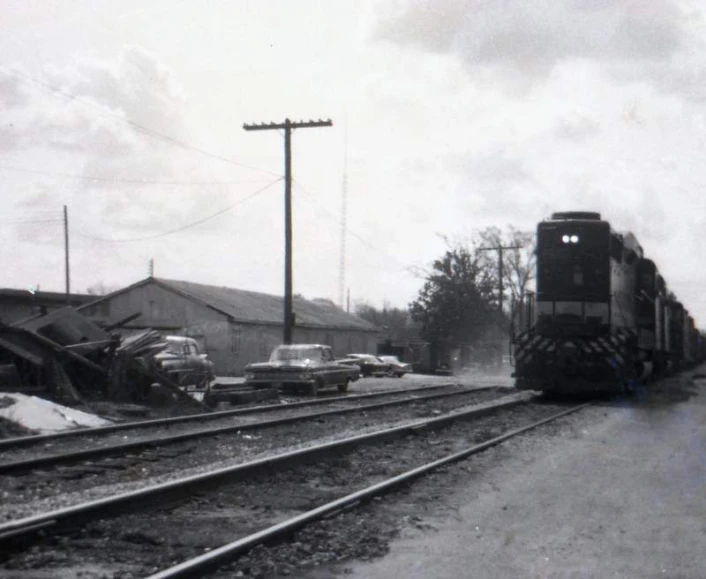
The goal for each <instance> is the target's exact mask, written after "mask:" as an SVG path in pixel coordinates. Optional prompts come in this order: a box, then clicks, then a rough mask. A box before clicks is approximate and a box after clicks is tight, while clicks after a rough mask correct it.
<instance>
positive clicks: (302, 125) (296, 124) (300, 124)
mask: <svg viewBox="0 0 706 579" xmlns="http://www.w3.org/2000/svg"><path fill="white" fill-rule="evenodd" d="M332 126H333V122H332V121H331V119H327V120H321V119H319V120H318V121H290V120H289V119H287V120H285V121H284V122H283V123H253V124H247V123H246V124H244V125H243V128H244V129H245V130H246V131H273V130H277V129H286V128H290V129H310V128H313V127H332Z"/></svg>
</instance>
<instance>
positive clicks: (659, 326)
mask: <svg viewBox="0 0 706 579" xmlns="http://www.w3.org/2000/svg"><path fill="white" fill-rule="evenodd" d="M536 254H537V261H536V264H537V266H536V267H537V275H536V280H537V292H536V295H535V297H534V300H533V303H531V304H526V306H527V307H525V310H526V311H529V312H530V315H529V316H528V317H527V318H526V319H527V322H526V326H525V327H524V328H521V331H520V333H519V334H518V335H517V336H514V337H513V357H514V363H515V372H514V377H515V380H516V386H517V388H519V389H523V390H543V391H555V392H598V391H607V392H618V391H621V392H622V391H625V390H626V389H631V388H632V387H634V386H635V384H637V383H638V382H640V381H646V380H648V379H651V378H654V377H656V376H661V375H664V374H666V373H668V372H672V371H675V370H677V369H679V368H682V367H684V366H686V365H689V364H694V363H696V362H700V361H702V360H703V359H704V340H703V337H702V336H701V334H699V332H698V331H697V330H696V328H695V323H694V319H693V318H692V317H691V316H690V315H689V312H688V311H687V310H686V309H685V308H684V306H683V304H682V303H681V302H679V301H678V300H677V299H676V297H675V296H674V295H673V294H672V293H671V292H670V291H669V289H668V287H667V284H666V282H665V280H664V278H663V277H662V276H661V275H660V274H659V271H658V270H657V267H656V265H655V263H654V262H653V261H652V260H650V259H648V258H647V257H645V255H644V252H643V249H642V247H641V246H640V244H639V243H638V241H637V239H636V238H635V236H634V235H632V234H631V233H627V234H624V235H623V234H620V233H618V232H616V231H614V230H613V229H612V228H611V226H610V223H608V222H607V221H604V220H602V219H601V215H600V214H599V213H594V212H577V211H572V212H563V213H554V214H552V216H551V218H550V219H547V220H545V221H542V222H540V223H539V224H538V226H537V250H536Z"/></svg>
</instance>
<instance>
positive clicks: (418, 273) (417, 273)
mask: <svg viewBox="0 0 706 579" xmlns="http://www.w3.org/2000/svg"><path fill="white" fill-rule="evenodd" d="M293 182H294V184H295V186H296V187H297V188H298V189H299V190H300V191H301V192H302V193H304V194H305V195H306V196H307V197H308V198H309V200H310V201H316V199H315V197H314V196H313V195H312V194H311V193H309V192H308V191H307V190H306V189H305V188H304V187H303V186H302V185H301V183H299V182H298V181H297V180H296V179H293ZM312 205H313V207H314V208H315V209H316V210H318V211H321V212H322V213H323V214H324V215H326V216H327V217H328V218H329V219H332V220H333V221H334V222H335V223H337V224H338V225H339V226H340V225H341V224H342V222H341V220H340V219H339V218H338V217H336V216H335V215H333V214H332V213H331V212H330V211H328V210H327V209H325V208H324V207H322V206H320V204H318V203H315V202H314V203H312ZM346 232H348V233H350V234H351V235H352V236H353V237H355V238H356V239H357V240H358V241H360V242H361V243H362V244H363V245H366V246H368V247H369V248H370V249H372V250H374V251H377V252H379V253H382V254H383V255H385V257H387V258H388V259H390V260H391V261H393V262H395V263H396V264H397V266H398V267H400V268H401V269H403V270H405V271H407V272H408V273H410V274H412V275H413V276H414V277H417V278H424V277H426V276H425V274H424V270H423V268H421V267H419V266H415V265H410V264H406V263H403V262H401V261H400V260H399V259H397V258H396V257H394V256H393V255H391V254H389V253H388V252H386V251H385V250H383V249H380V248H379V247H376V246H375V245H373V244H372V243H370V242H369V241H367V240H366V239H365V238H363V237H362V236H360V235H358V234H357V233H356V232H355V231H353V230H352V229H350V228H349V227H348V226H347V225H346Z"/></svg>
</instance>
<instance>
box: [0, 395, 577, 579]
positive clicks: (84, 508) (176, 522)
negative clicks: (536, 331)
mask: <svg viewBox="0 0 706 579" xmlns="http://www.w3.org/2000/svg"><path fill="white" fill-rule="evenodd" d="M532 400H533V397H532V396H530V395H528V394H520V395H513V396H511V397H505V398H504V399H502V400H500V401H493V402H487V403H484V404H479V405H476V406H474V407H472V408H467V409H464V410H463V411H458V412H454V413H448V414H445V415H443V416H437V417H435V418H430V419H425V420H420V421H416V422H415V423H413V424H409V425H406V426H403V427H396V428H391V429H386V430H384V431H378V432H375V433H369V434H364V435H359V436H355V437H350V438H347V439H345V440H340V441H336V442H329V443H326V444H322V445H317V446H316V447H310V448H306V449H300V450H297V451H294V452H290V453H286V454H282V455H278V456H273V457H268V458H267V459H261V460H257V461H252V462H250V463H246V464H241V465H237V466H233V467H229V468H226V469H221V470H219V471H212V472H209V473H204V474H202V475H198V476H193V477H188V478H186V479H183V480H179V481H171V482H169V483H165V484H162V485H156V486H153V487H150V488H146V489H141V490H140V491H137V492H133V493H124V494H122V495H119V496H115V497H110V498H105V499H102V500H99V501H92V502H89V503H85V504H82V505H76V506H74V507H71V508H68V509H61V510H57V511H53V512H49V513H43V514H40V515H36V516H33V517H27V518H25V519H21V520H16V521H10V522H8V523H5V524H4V525H1V526H0V547H1V548H0V552H4V553H7V554H8V555H7V556H8V557H9V560H8V561H6V562H5V567H6V568H12V569H23V568H28V567H31V566H32V565H36V557H40V558H41V560H42V561H44V562H45V567H46V565H47V564H49V563H47V562H51V563H50V564H49V566H50V567H51V571H53V572H56V573H59V572H61V573H62V576H68V575H66V573H65V571H66V569H65V566H66V565H67V564H68V565H69V566H71V565H74V566H80V565H79V564H87V565H98V566H99V567H100V566H103V568H105V564H106V561H105V560H103V561H101V558H104V559H105V558H106V557H107V558H108V560H110V561H112V564H113V567H115V566H116V565H117V567H119V568H120V570H121V572H123V573H124V575H123V576H125V577H143V576H144V575H145V574H148V573H151V572H156V571H158V569H159V568H160V567H162V568H164V567H170V569H168V570H166V571H159V572H157V573H156V574H154V575H153V577H155V578H157V577H159V578H160V579H162V578H166V577H196V576H201V575H202V574H203V573H204V572H205V571H206V570H208V569H214V568H216V567H219V566H221V565H223V564H224V563H227V562H228V561H232V560H234V559H236V558H237V557H239V556H240V555H242V554H243V553H244V552H246V551H248V550H250V549H252V548H253V547H254V546H255V545H258V544H263V543H269V542H271V541H272V540H274V539H277V538H281V537H282V536H285V535H290V534H291V533H292V532H294V531H295V530H296V529H298V528H300V527H302V526H303V525H306V524H308V523H310V522H312V521H314V520H317V519H319V518H321V517H330V516H332V515H333V514H334V513H336V512H338V511H340V510H341V509H347V508H350V507H352V506H353V505H355V504H358V503H360V502H364V501H367V500H369V499H370V498H371V497H374V496H376V495H378V494H379V493H383V492H388V491H389V490H391V489H393V488H396V487H398V486H400V485H402V484H406V483H408V482H409V481H410V480H412V479H413V478H415V477H419V476H422V475H423V474H425V473H427V472H429V471H431V470H433V469H434V468H438V467H439V466H441V465H443V464H447V463H449V462H452V461H456V460H461V459H462V458H464V457H466V456H469V455H470V454H472V453H474V452H479V451H480V450H483V449H485V448H488V447H489V446H492V445H495V444H499V443H500V442H503V441H504V440H507V439H508V438H510V437H512V436H516V435H517V434H519V433H521V432H523V431H526V430H527V429H529V428H535V427H537V426H539V425H540V424H544V423H547V422H548V421H550V420H556V419H557V418H559V417H560V416H564V415H566V414H567V413H569V412H574V411H576V410H578V409H579V408H581V407H582V406H576V407H572V408H569V409H566V408H563V409H561V411H560V412H557V410H558V409H557V408H556V407H550V406H546V405H536V404H531V403H530V402H531V401H532ZM499 415H501V416H504V419H503V420H504V422H503V423H502V428H500V426H499V425H498V424H499V423H498V422H497V420H498V418H497V417H498V416H499ZM518 423H522V424H524V425H525V428H523V429H517V428H515V426H516V425H517V424H518ZM507 425H513V428H509V429H508V428H507ZM499 430H503V432H500V431H499ZM312 481H315V482H312ZM316 481H318V482H316ZM175 499H180V502H177V503H174V502H171V503H169V502H168V501H174V500H175ZM168 504H169V505H170V506H169V507H167V506H166V505H168ZM146 505H148V506H149V507H151V508H150V509H148V510H147V511H145V510H144V509H145V506H146ZM155 508H158V511H157V512H155V511H154V509H155ZM141 509H142V510H141ZM126 513H132V514H126ZM284 513H287V514H289V516H286V517H283V514H284ZM292 513H294V516H291V515H292ZM118 514H119V515H120V517H119V518H117V519H110V518H107V517H111V516H116V515H118ZM283 518H285V519H287V520H286V521H285V522H282V519H283ZM99 519H103V520H99ZM80 527H82V529H81V530H76V529H78V528H80ZM38 533H39V534H43V535H44V536H45V537H46V538H45V540H43V541H42V542H40V544H38V545H36V546H35V548H33V549H32V550H31V551H25V553H24V555H21V554H19V551H18V550H17V545H18V544H21V545H23V546H26V544H27V541H29V540H30V539H32V538H36V537H37V535H38ZM66 533H68V534H66ZM62 534H64V536H63V537H62V536H61V535H62ZM229 536H230V537H233V538H236V537H238V536H239V537H240V538H237V539H236V540H233V541H232V542H230V543H227V544H224V543H225V542H226V541H225V540H224V538H225V537H229ZM106 550H107V551H109V553H106ZM206 550H207V551H208V553H207V554H205V555H204V551H206ZM13 552H14V553H15V556H12V555H10V554H11V553H13ZM55 559H56V560H55ZM183 559H188V562H184V563H180V564H178V565H176V566H174V563H175V562H176V561H178V560H183ZM52 561H53V562H52ZM62 561H63V563H62ZM67 561H68V563H67ZM62 565H63V566H64V567H62ZM155 565H158V567H157V569H155ZM229 576H232V575H229Z"/></svg>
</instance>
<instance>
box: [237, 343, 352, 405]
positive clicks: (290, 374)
mask: <svg viewBox="0 0 706 579" xmlns="http://www.w3.org/2000/svg"><path fill="white" fill-rule="evenodd" d="M358 374H359V372H358V369H357V368H352V367H350V366H346V365H344V364H339V363H338V362H337V361H335V360H334V358H333V352H332V350H331V347H330V346H323V345H321V344H293V345H284V346H277V347H276V348H275V349H274V351H273V352H272V355H271V356H270V360H269V362H260V363H257V364H248V365H247V366H246V367H245V383H246V384H248V385H251V386H254V387H256V388H278V389H288V390H304V391H306V392H307V393H309V394H313V395H316V393H317V392H318V391H319V390H321V389H323V388H330V387H337V388H338V390H339V392H346V391H347V390H348V385H349V384H350V383H351V382H354V381H355V380H357V379H358V377H359V376H358Z"/></svg>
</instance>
